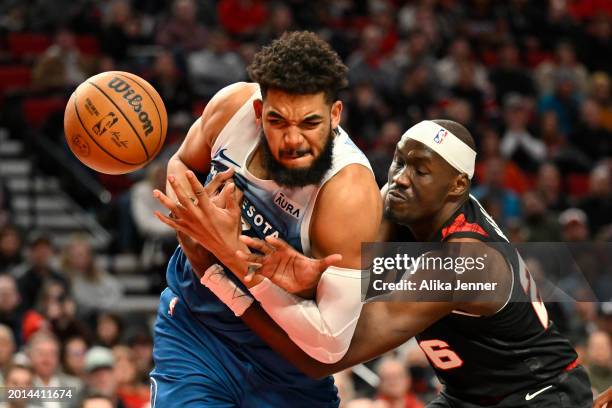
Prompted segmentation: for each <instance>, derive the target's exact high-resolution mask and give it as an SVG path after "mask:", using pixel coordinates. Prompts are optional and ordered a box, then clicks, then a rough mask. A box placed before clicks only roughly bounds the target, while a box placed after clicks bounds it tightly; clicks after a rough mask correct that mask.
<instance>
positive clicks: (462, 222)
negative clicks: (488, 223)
mask: <svg viewBox="0 0 612 408" xmlns="http://www.w3.org/2000/svg"><path fill="white" fill-rule="evenodd" d="M457 232H473V233H476V234H480V235H482V236H484V237H488V236H489V234H488V233H487V232H486V231H485V230H484V229H482V227H481V226H480V225H478V224H476V223H471V222H467V220H466V219H465V214H459V215H458V216H457V218H455V220H454V221H453V223H452V224H451V225H449V226H448V227H445V228H442V239H443V240H444V239H445V238H446V237H447V236H449V235H451V234H455V233H457Z"/></svg>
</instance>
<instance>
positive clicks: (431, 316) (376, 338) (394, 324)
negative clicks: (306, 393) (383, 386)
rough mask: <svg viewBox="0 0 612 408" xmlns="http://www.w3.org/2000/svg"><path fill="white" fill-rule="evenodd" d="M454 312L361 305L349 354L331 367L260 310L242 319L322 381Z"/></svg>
mask: <svg viewBox="0 0 612 408" xmlns="http://www.w3.org/2000/svg"><path fill="white" fill-rule="evenodd" d="M452 309H453V307H452V305H451V304H449V303H442V302H429V303H426V302H375V303H368V304H366V305H364V307H363V309H362V311H361V316H360V317H359V321H358V323H357V328H356V330H355V334H354V336H353V339H352V342H351V345H350V347H349V349H348V352H347V353H346V354H345V355H344V357H343V358H342V359H341V360H339V361H338V362H335V363H333V364H325V363H322V362H320V361H318V360H316V359H314V358H312V357H310V356H309V355H308V354H306V353H305V352H304V351H302V349H300V347H298V346H297V345H296V344H295V343H293V341H292V340H291V339H290V338H289V336H288V335H287V334H286V333H285V332H284V331H283V330H282V329H281V328H280V327H279V326H278V325H277V324H276V323H275V322H274V321H273V320H272V318H271V317H270V316H268V315H267V314H266V312H265V311H264V310H263V309H262V308H261V306H259V305H258V304H253V305H252V306H251V307H249V308H248V309H247V311H246V312H245V313H244V314H243V315H242V316H241V317H242V319H243V321H244V322H245V323H246V325H247V326H249V327H250V328H251V330H253V331H254V332H255V333H257V335H258V336H259V337H261V338H262V339H263V340H264V341H265V342H266V343H267V344H268V345H269V346H270V347H271V348H272V349H274V350H275V351H276V352H278V353H279V354H281V355H282V356H283V357H284V358H286V359H287V360H288V361H290V362H291V363H292V364H293V365H295V366H296V367H297V368H298V369H300V370H301V371H302V372H303V373H304V374H306V375H308V376H309V377H312V378H322V377H325V376H328V375H330V374H333V373H336V372H339V371H342V370H344V369H346V368H349V367H352V366H354V365H356V364H359V363H362V362H365V361H368V360H371V359H373V358H374V357H377V356H379V355H381V354H384V353H386V352H388V351H390V350H392V349H394V348H396V347H398V346H399V345H401V344H403V343H404V342H406V341H407V340H409V339H410V338H412V337H414V336H415V335H416V334H418V333H420V332H421V331H423V330H424V329H425V328H427V327H429V326H430V325H431V324H433V323H435V322H436V321H437V320H439V319H440V318H442V317H443V316H445V315H447V314H448V313H450V312H451V310H452Z"/></svg>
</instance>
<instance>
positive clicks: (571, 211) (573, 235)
mask: <svg viewBox="0 0 612 408" xmlns="http://www.w3.org/2000/svg"><path fill="white" fill-rule="evenodd" d="M559 224H560V225H561V239H562V240H563V241H564V242H586V241H587V240H588V239H589V223H588V218H587V215H586V214H585V213H584V211H582V210H581V209H578V208H568V209H567V210H565V211H563V212H562V213H561V214H560V215H559Z"/></svg>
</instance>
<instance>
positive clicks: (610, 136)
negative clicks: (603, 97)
mask: <svg viewBox="0 0 612 408" xmlns="http://www.w3.org/2000/svg"><path fill="white" fill-rule="evenodd" d="M570 141H571V143H572V144H573V145H574V146H576V147H578V148H579V149H580V151H581V152H582V153H583V154H586V155H587V157H588V158H589V159H590V160H591V162H596V161H598V160H600V159H602V158H604V157H610V156H612V129H606V128H605V127H604V126H603V121H602V109H601V106H600V105H599V103H598V102H597V101H596V100H595V99H592V98H588V99H586V100H584V101H583V102H582V105H580V119H579V121H578V123H577V126H576V128H575V130H574V131H573V132H572V134H571V137H570Z"/></svg>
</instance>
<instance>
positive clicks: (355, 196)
mask: <svg viewBox="0 0 612 408" xmlns="http://www.w3.org/2000/svg"><path fill="white" fill-rule="evenodd" d="M317 200H322V201H321V202H320V203H323V204H326V202H327V201H330V202H332V203H334V202H339V201H341V202H343V204H344V205H345V206H346V205H359V203H360V202H361V203H363V201H364V200H367V201H369V202H370V201H371V202H373V203H377V202H379V201H380V202H382V199H381V196H380V190H379V189H378V185H377V184H376V179H375V178H374V174H373V173H372V171H371V170H370V169H369V168H367V167H366V166H364V165H363V164H360V163H351V164H348V165H346V166H344V167H343V168H342V169H340V170H339V171H338V172H337V173H336V174H335V175H334V176H333V177H331V178H330V179H329V180H328V181H327V183H325V184H324V185H323V186H322V187H321V191H320V193H319V197H318V199H317ZM318 204H319V203H318Z"/></svg>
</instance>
